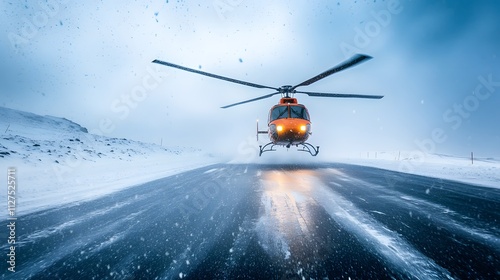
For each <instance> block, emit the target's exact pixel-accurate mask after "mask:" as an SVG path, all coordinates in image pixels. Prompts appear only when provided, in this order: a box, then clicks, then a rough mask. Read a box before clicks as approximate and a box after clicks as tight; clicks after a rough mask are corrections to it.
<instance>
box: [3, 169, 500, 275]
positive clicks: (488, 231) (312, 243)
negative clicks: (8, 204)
mask: <svg viewBox="0 0 500 280" xmlns="http://www.w3.org/2000/svg"><path fill="white" fill-rule="evenodd" d="M498 209H500V192H499V191H498V189H493V188H483V187H477V186H472V185H466V184H462V183H457V182H452V181H446V180H440V179H434V178H428V177H422V176H415V175H408V174H403V173H397V172H393V171H386V170H381V169H376V168H370V167H361V166H354V165H345V164H336V163H331V164H304V165H257V164H253V165H252V164H251V165H245V164H241V165H236V164H234V165H233V164H218V165H213V166H209V167H204V168H200V169H196V170H192V171H188V172H184V173H181V174H178V175H175V176H171V177H167V178H163V179H160V180H156V181H152V182H149V183H146V184H142V185H138V186H134V187H131V188H128V189H126V190H123V191H120V192H117V193H115V194H113V195H109V196H106V197H103V198H100V199H96V200H92V201H86V202H80V203H74V204H70V205H66V206H65V207H61V208H57V209H49V210H46V211H42V212H37V213H32V214H29V215H26V216H21V217H19V218H18V221H17V225H18V229H17V235H18V244H17V246H18V251H17V256H16V261H17V266H16V272H15V273H11V272H9V271H7V270H6V269H4V270H3V272H2V278H4V279H45V278H51V279H70V278H72V279H76V278H81V279H93V278H94V279H106V278H107V279H179V278H184V279H234V278H237V277H239V278H247V279H310V278H314V279H323V278H325V277H328V278H329V279H336V278H346V279H347V278H348V277H351V278H352V279H360V278H362V279H367V278H373V279H384V278H385V279H387V278H390V277H395V278H409V279H416V278H418V279H435V278H440V279H443V278H444V279H446V278H462V279H463V278H469V279H471V278H472V279H492V278H496V277H499V276H500V228H499V225H500V222H499V221H500V212H499V211H498ZM2 223H3V224H5V223H7V221H3V222H2ZM3 226H4V225H3ZM2 239H5V240H6V238H3V236H2ZM1 249H2V252H6V251H7V247H6V245H3V246H2V247H1Z"/></svg>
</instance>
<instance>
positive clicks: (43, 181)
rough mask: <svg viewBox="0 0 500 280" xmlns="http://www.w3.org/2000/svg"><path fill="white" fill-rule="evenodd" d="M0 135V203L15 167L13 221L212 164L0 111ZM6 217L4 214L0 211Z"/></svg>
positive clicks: (192, 152)
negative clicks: (8, 178) (10, 169)
mask: <svg viewBox="0 0 500 280" xmlns="http://www.w3.org/2000/svg"><path fill="white" fill-rule="evenodd" d="M0 133H1V137H0V182H4V183H2V184H1V185H3V186H4V188H5V189H4V191H1V192H0V200H1V201H4V202H5V201H7V197H6V195H7V189H6V188H7V168H9V167H15V168H16V173H17V178H18V179H17V183H18V187H17V190H16V199H17V205H16V206H17V207H16V210H17V214H18V215H22V214H26V213H29V212H33V211H37V210H41V209H46V208H50V207H55V206H57V205H61V204H66V203H71V202H76V201H81V200H87V199H93V198H96V197H99V196H102V195H106V194H109V193H112V192H115V191H118V190H121V189H124V188H127V187H130V186H133V185H136V184H140V183H143V182H147V181H150V180H154V179H159V178H162V177H165V176H169V175H172V174H176V173H179V172H182V171H186V170H189V169H194V168H197V167H201V166H205V165H209V164H212V163H215V162H216V159H215V158H213V157H211V156H209V155H207V154H206V153H203V152H202V151H200V150H196V149H191V148H179V147H176V148H165V147H161V146H158V145H155V144H147V143H142V142H137V141H131V140H127V139H117V138H109V137H103V136H98V135H93V134H89V133H88V132H87V129H86V128H84V127H82V126H80V125H78V124H76V123H74V122H72V121H70V120H67V119H64V118H56V117H50V116H39V115H35V114H32V113H26V112H21V111H17V110H12V109H7V108H3V107H0ZM6 217H7V209H5V211H0V218H1V219H3V218H6Z"/></svg>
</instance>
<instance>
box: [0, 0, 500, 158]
mask: <svg viewBox="0 0 500 280" xmlns="http://www.w3.org/2000/svg"><path fill="white" fill-rule="evenodd" d="M38 2H39V1H2V2H1V4H0V8H1V13H2V14H1V16H0V28H1V39H0V44H1V45H0V59H1V61H2V63H1V64H0V74H1V75H0V96H1V99H0V106H4V107H9V108H13V109H19V110H24V111H29V112H34V113H37V114H42V115H53V116H59V117H65V118H67V119H70V120H73V121H75V122H77V123H80V124H81V125H83V126H85V127H87V128H88V129H89V130H91V131H93V132H95V133H101V134H104V135H106V136H110V137H121V138H131V139H136V140H141V141H146V142H154V143H158V144H159V143H160V142H162V143H163V145H181V146H195V147H201V148H206V149H207V150H213V151H215V152H221V151H227V153H228V154H231V153H238V152H239V153H241V152H242V150H244V149H245V145H250V144H249V143H252V144H255V143H254V142H252V141H254V138H255V121H256V119H259V120H261V121H260V125H261V129H264V126H265V125H266V119H267V114H268V110H269V108H270V107H271V106H272V105H274V104H276V103H277V102H278V100H279V96H276V97H273V98H269V99H265V100H261V101H259V102H254V103H249V104H245V105H241V106H238V107H233V108H229V109H220V107H221V106H223V105H227V104H231V103H235V102H238V101H242V100H246V99H250V98H253V97H257V96H260V95H265V94H268V93H271V92H270V91H268V90H265V89H255V88H250V87H245V86H242V85H237V84H232V83H227V82H224V81H220V80H216V79H212V78H209V77H204V76H199V75H196V74H191V73H188V72H184V71H180V70H177V69H171V68H168V67H164V66H160V65H156V64H152V63H151V61H152V60H153V59H161V60H165V61H169V62H172V63H176V64H180V65H184V66H186V67H191V68H195V69H201V70H203V71H208V72H212V73H216V74H219V75H224V76H229V77H233V78H236V79H241V80H246V81H249V82H254V83H260V84H264V85H269V86H273V87H279V86H282V85H287V84H291V85H294V84H298V83H300V82H302V81H304V80H306V79H308V78H310V77H312V76H315V75H316V74H319V73H320V72H323V71H324V70H327V69H329V68H331V67H333V66H335V65H337V64H338V63H340V62H342V61H343V60H345V59H347V58H348V57H349V56H350V55H352V54H353V53H357V52H360V53H365V54H368V55H370V56H373V57H374V59H372V60H370V61H367V62H365V63H362V64H360V65H358V66H356V67H354V68H352V69H348V70H346V71H343V72H341V73H338V74H335V75H332V76H331V77H328V78H326V79H324V80H321V81H319V82H317V83H315V84H314V85H311V86H309V87H303V88H301V90H310V91H313V90H314V91H323V92H340V93H364V94H382V95H385V97H384V99H381V100H362V99H330V98H318V97H308V96H300V95H297V96H296V97H297V98H298V99H299V102H300V103H303V104H305V105H306V106H307V107H308V109H309V112H310V114H311V118H312V123H313V135H312V136H311V137H310V142H311V143H312V144H313V145H320V146H321V149H322V150H321V151H322V153H323V154H326V155H332V156H336V155H340V154H346V153H358V152H366V151H398V150H423V151H430V152H436V153H444V154H453V155H462V156H466V155H467V154H469V153H470V152H471V151H474V152H475V153H476V154H477V155H478V156H482V157H493V156H495V157H499V156H500V129H499V123H500V113H499V112H500V111H499V109H498V108H500V67H499V65H500V59H499V58H498V55H499V51H500V36H499V34H500V4H499V2H498V1H494V0H491V1H458V0H457V1H446V0H440V1H438V0H434V1H431V0H429V1H410V0H400V1H387V0H386V1H373V0H372V1H363V0H358V1H263V0H262V1H261V0H258V1H240V0H213V1H201V0H200V1H172V0H170V1H126V2H127V3H126V4H124V3H123V2H125V1H80V2H77V3H73V2H72V1H63V0H60V1H59V0H49V1H41V2H40V3H38ZM261 138H264V137H261ZM266 140H267V139H266ZM262 142H264V140H262Z"/></svg>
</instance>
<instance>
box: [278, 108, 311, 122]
mask: <svg viewBox="0 0 500 280" xmlns="http://www.w3.org/2000/svg"><path fill="white" fill-rule="evenodd" d="M287 118H293V119H304V120H309V114H308V113H307V110H306V108H305V107H302V106H293V105H290V106H277V107H275V108H273V109H272V110H271V114H270V116H269V121H270V122H272V121H274V120H277V119H287Z"/></svg>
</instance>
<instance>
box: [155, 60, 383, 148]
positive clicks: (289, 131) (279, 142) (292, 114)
mask: <svg viewBox="0 0 500 280" xmlns="http://www.w3.org/2000/svg"><path fill="white" fill-rule="evenodd" d="M371 58H372V57H371V56H368V55H365V54H355V55H353V56H352V57H351V58H348V59H347V60H345V61H343V62H342V63H340V64H338V65H337V66H334V67H333V68H331V69H328V70H326V71H324V72H322V73H320V74H318V75H316V76H314V77H312V78H310V79H308V80H306V81H304V82H302V83H300V84H297V85H295V86H291V85H284V86H281V87H271V86H266V85H261V84H255V83H250V82H246V81H242V80H237V79H233V78H228V77H224V76H220V75H215V74H212V73H208V72H204V71H200V70H195V69H191V68H187V67H184V66H180V65H177V64H173V63H170V62H165V61H162V60H158V59H155V60H153V61H152V63H157V64H161V65H164V66H168V67H173V68H177V69H180V70H184V71H188V72H192V73H196V74H200V75H204V76H208V77H212V78H215V79H220V80H224V81H227V82H232V83H237V84H241V85H245V86H249V87H254V88H261V89H271V90H273V91H275V92H273V93H270V94H266V95H263V96H260V97H257V98H253V99H249V100H245V101H241V102H237V103H233V104H230V105H226V106H222V107H221V108H223V109H226V108H230V107H233V106H237V105H241V104H245V103H249V102H254V101H257V100H261V99H265V98H269V97H272V96H274V95H277V94H281V99H280V100H279V103H278V104H277V105H274V106H273V107H272V108H271V109H270V110H269V119H268V127H267V130H264V131H261V130H259V123H258V121H257V141H258V140H259V134H268V135H269V139H270V142H269V143H267V144H265V145H264V146H262V145H260V146H259V149H260V152H259V156H262V154H263V153H265V152H270V151H276V150H275V149H274V147H275V146H284V147H286V148H290V147H292V146H295V147H297V148H299V150H298V151H304V152H308V153H309V154H311V155H312V156H316V155H318V153H319V146H316V147H315V146H313V145H312V144H310V143H308V142H306V141H307V139H309V136H310V135H311V134H312V131H311V118H310V116H309V111H308V110H307V108H306V106H304V105H303V104H299V103H298V101H297V98H295V97H294V95H295V94H296V93H301V94H307V95H308V96H315V97H333V98H365V99H381V98H383V97H384V96H383V95H361V94H342V93H323V92H309V91H298V90H296V89H297V88H298V87H303V86H308V85H311V84H313V83H315V82H317V81H319V80H321V79H323V78H326V77H328V76H330V75H332V74H334V73H337V72H340V71H342V70H345V69H347V68H350V67H352V66H355V65H358V64H360V63H362V62H364V61H367V60H369V59H371Z"/></svg>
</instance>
